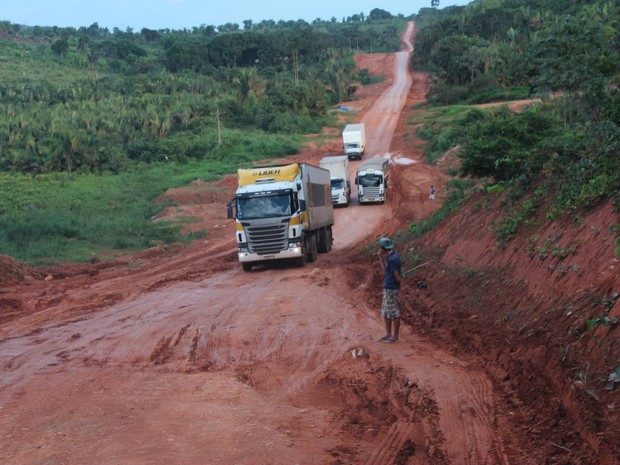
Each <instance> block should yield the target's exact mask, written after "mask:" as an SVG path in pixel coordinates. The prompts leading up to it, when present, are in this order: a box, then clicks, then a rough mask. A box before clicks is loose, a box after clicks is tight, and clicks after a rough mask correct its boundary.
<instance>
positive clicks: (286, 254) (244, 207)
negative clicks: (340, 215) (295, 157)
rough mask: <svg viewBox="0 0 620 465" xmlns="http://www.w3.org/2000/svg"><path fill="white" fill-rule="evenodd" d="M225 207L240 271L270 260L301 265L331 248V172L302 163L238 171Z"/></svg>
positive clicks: (332, 213)
mask: <svg viewBox="0 0 620 465" xmlns="http://www.w3.org/2000/svg"><path fill="white" fill-rule="evenodd" d="M237 179H238V188H237V190H236V192H235V196H234V198H233V200H232V201H230V202H228V204H227V216H228V218H231V219H235V224H236V228H235V236H236V238H237V247H238V252H237V256H238V258H239V262H241V265H242V267H243V270H244V271H251V270H252V267H253V266H254V265H255V264H258V263H263V262H266V261H269V260H280V259H285V260H294V261H296V262H297V264H298V265H300V266H304V265H305V264H306V262H313V261H314V260H316V257H317V253H318V252H329V251H330V250H331V249H332V243H333V237H332V226H333V225H334V207H333V205H332V197H331V182H330V174H329V171H328V170H326V169H323V168H320V167H317V166H312V165H309V164H306V163H292V164H289V165H281V166H270V167H265V168H252V169H239V170H238V171H237Z"/></svg>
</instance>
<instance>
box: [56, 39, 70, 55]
mask: <svg viewBox="0 0 620 465" xmlns="http://www.w3.org/2000/svg"><path fill="white" fill-rule="evenodd" d="M68 50H69V42H68V41H67V39H58V40H57V41H55V42H54V43H53V44H52V52H54V53H55V54H56V55H58V56H59V57H60V58H63V57H64V56H65V55H66V54H67V51H68Z"/></svg>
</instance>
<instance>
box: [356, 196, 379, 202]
mask: <svg viewBox="0 0 620 465" xmlns="http://www.w3.org/2000/svg"><path fill="white" fill-rule="evenodd" d="M358 200H359V202H360V203H373V202H385V196H384V195H380V196H377V197H360V198H358Z"/></svg>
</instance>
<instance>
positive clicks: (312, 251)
mask: <svg viewBox="0 0 620 465" xmlns="http://www.w3.org/2000/svg"><path fill="white" fill-rule="evenodd" d="M317 246H318V244H317V234H316V233H314V232H313V233H312V234H309V235H307V236H306V247H307V253H308V263H312V262H313V261H315V260H316V256H317V254H318V247H317Z"/></svg>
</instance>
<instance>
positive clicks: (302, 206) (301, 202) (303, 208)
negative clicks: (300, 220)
mask: <svg viewBox="0 0 620 465" xmlns="http://www.w3.org/2000/svg"><path fill="white" fill-rule="evenodd" d="M299 210H300V211H302V212H303V211H306V201H305V200H301V199H300V200H299Z"/></svg>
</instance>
